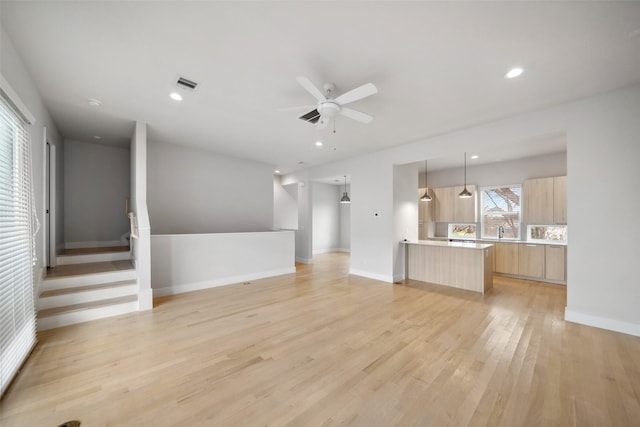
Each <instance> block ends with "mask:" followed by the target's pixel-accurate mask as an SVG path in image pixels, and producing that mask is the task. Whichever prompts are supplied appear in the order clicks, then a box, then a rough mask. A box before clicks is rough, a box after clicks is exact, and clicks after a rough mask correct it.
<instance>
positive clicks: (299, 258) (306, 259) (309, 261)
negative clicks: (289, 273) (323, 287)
mask: <svg viewBox="0 0 640 427" xmlns="http://www.w3.org/2000/svg"><path fill="white" fill-rule="evenodd" d="M296 262H301V263H303V264H311V260H310V259H309V258H302V257H296Z"/></svg>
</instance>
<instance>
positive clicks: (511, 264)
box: [495, 243, 520, 275]
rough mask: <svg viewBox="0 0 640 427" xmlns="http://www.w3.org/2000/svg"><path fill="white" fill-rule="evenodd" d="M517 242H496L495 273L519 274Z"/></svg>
mask: <svg viewBox="0 0 640 427" xmlns="http://www.w3.org/2000/svg"><path fill="white" fill-rule="evenodd" d="M518 246H520V245H519V244H517V243H496V250H495V257H496V261H495V265H496V266H495V270H496V273H503V274H516V275H517V274H520V273H519V270H520V269H519V260H518Z"/></svg>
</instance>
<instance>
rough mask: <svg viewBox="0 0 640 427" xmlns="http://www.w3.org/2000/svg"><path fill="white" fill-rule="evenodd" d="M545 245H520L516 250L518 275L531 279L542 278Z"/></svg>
mask: <svg viewBox="0 0 640 427" xmlns="http://www.w3.org/2000/svg"><path fill="white" fill-rule="evenodd" d="M544 246H545V245H532V244H529V243H525V244H521V245H520V247H519V248H518V271H519V272H518V274H519V275H520V276H527V277H533V278H543V277H544V263H545V251H544Z"/></svg>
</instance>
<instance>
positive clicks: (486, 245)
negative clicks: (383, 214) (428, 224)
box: [402, 240, 493, 249]
mask: <svg viewBox="0 0 640 427" xmlns="http://www.w3.org/2000/svg"><path fill="white" fill-rule="evenodd" d="M402 243H405V244H407V245H423V246H447V247H450V248H466V249H487V248H490V247H491V246H493V245H492V244H490V243H467V242H444V241H441V240H414V241H404V242H402Z"/></svg>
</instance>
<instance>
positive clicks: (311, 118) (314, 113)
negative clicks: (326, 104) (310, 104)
mask: <svg viewBox="0 0 640 427" xmlns="http://www.w3.org/2000/svg"><path fill="white" fill-rule="evenodd" d="M298 118H299V119H300V120H304V121H305V122H309V123H318V120H320V113H319V112H318V110H316V109H315V108H314V109H313V110H311V111H309V112H308V113H307V114H303V115H302V116H300V117H298Z"/></svg>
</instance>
